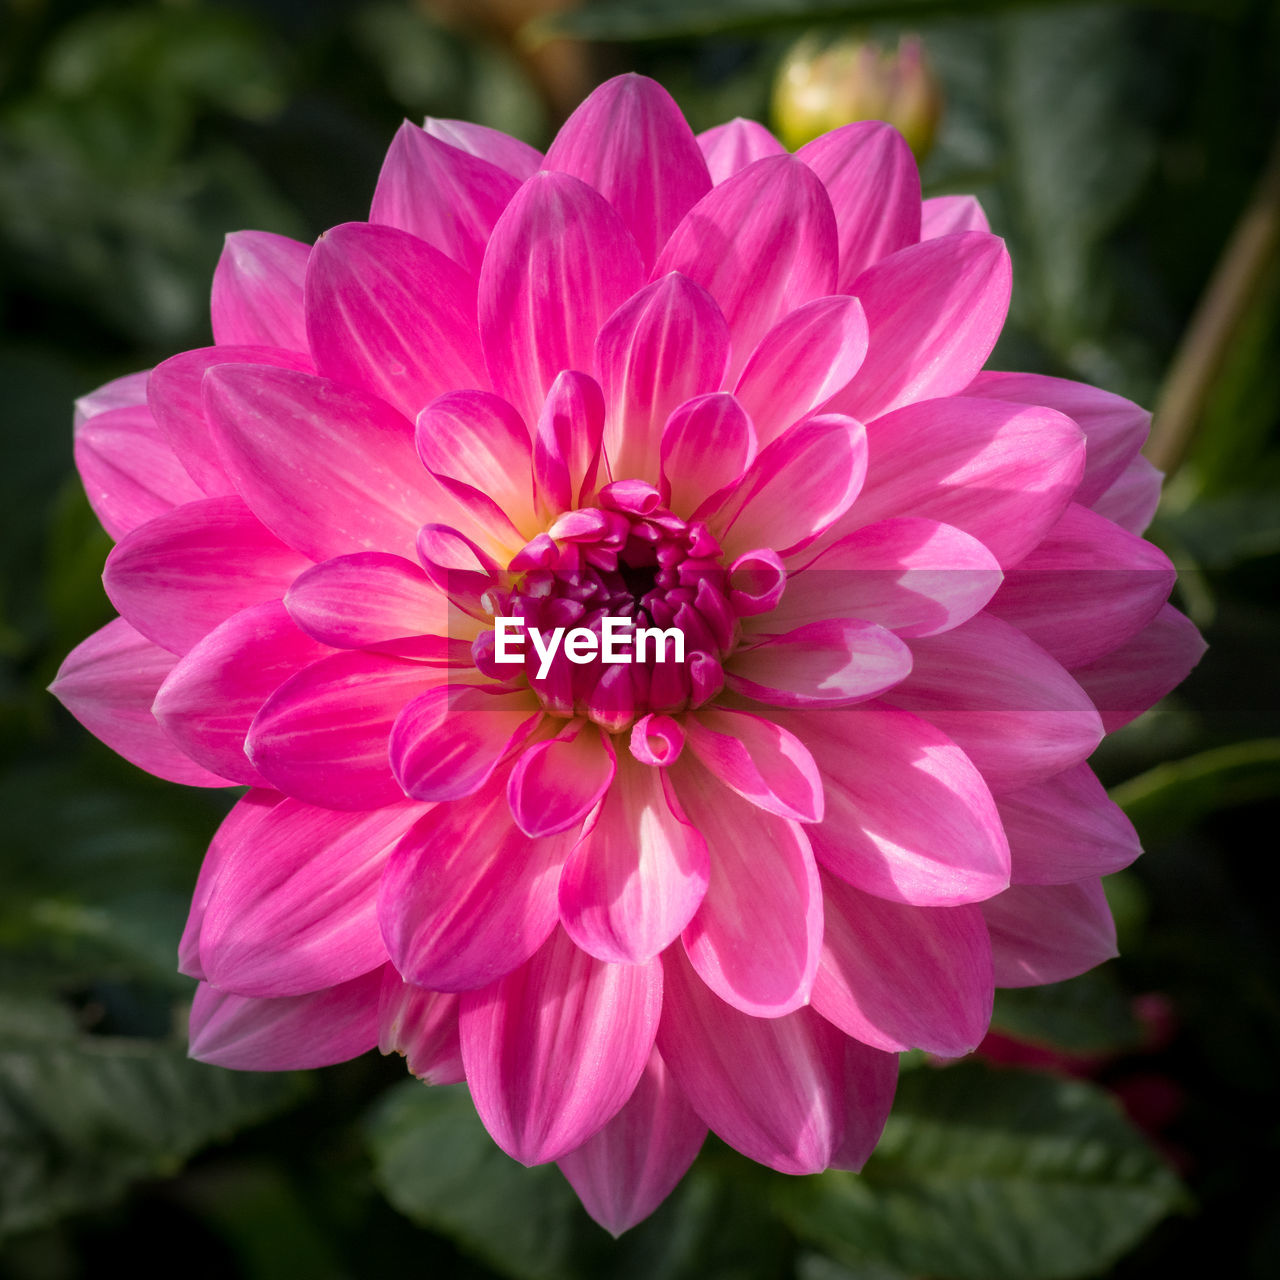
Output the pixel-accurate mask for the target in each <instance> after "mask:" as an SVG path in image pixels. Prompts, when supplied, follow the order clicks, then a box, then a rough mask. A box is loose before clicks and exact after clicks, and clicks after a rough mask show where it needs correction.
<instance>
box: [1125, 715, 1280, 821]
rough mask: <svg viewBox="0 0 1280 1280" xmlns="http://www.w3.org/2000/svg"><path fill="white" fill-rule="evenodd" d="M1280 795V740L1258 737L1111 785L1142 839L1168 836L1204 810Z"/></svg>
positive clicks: (1202, 814) (1205, 814) (1213, 811)
mask: <svg viewBox="0 0 1280 1280" xmlns="http://www.w3.org/2000/svg"><path fill="white" fill-rule="evenodd" d="M1276 796H1280V738H1258V739H1254V740H1253V741H1251V742H1237V743H1233V744H1232V745H1231V746H1228V747H1216V748H1214V749H1213V750H1211V751H1202V752H1200V753H1198V754H1197V755H1194V756H1188V757H1187V758H1186V759H1185V760H1171V761H1169V762H1168V763H1167V764H1160V765H1156V767H1155V768H1154V769H1149V770H1147V772H1146V773H1143V774H1139V776H1138V777H1136V778H1131V779H1130V780H1129V781H1128V782H1123V783H1121V784H1120V785H1119V786H1118V787H1113V788H1112V789H1111V798H1112V799H1113V800H1114V801H1115V802H1116V803H1117V804H1118V805H1119V806H1120V807H1121V808H1122V809H1123V810H1124V811H1125V813H1127V814H1128V815H1129V818H1130V820H1131V821H1132V822H1133V825H1134V826H1135V827H1137V828H1138V834H1139V835H1140V836H1141V837H1142V839H1143V842H1144V843H1152V844H1154V843H1157V842H1159V841H1162V840H1167V839H1169V838H1171V837H1173V836H1176V835H1178V834H1179V833H1180V832H1182V831H1185V830H1186V829H1187V828H1188V827H1189V826H1192V825H1193V824H1194V823H1196V822H1199V821H1200V820H1201V819H1202V818H1204V817H1206V816H1207V815H1208V814H1211V813H1215V812H1217V811H1218V810H1219V809H1227V808H1231V807H1232V806H1234V805H1240V804H1250V803H1253V802H1255V801H1258V800H1268V799H1274V798H1275V797H1276Z"/></svg>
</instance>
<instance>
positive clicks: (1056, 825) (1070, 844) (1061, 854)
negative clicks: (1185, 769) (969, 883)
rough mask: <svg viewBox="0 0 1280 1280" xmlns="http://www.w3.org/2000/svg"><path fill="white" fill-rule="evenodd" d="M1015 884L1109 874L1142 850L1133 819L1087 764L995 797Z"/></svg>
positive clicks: (1120, 867) (1045, 882) (1050, 882)
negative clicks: (1126, 813)
mask: <svg viewBox="0 0 1280 1280" xmlns="http://www.w3.org/2000/svg"><path fill="white" fill-rule="evenodd" d="M996 807H997V808H998V809H999V810H1000V821H1001V823H1002V824H1003V826H1004V830H1005V834H1006V835H1007V836H1008V837H1009V854H1010V861H1011V865H1012V868H1013V873H1012V879H1013V882H1014V884H1065V883H1067V882H1069V881H1072V880H1086V879H1089V878H1091V877H1094V876H1105V875H1110V874H1111V873H1112V872H1113V871H1119V870H1121V869H1122V868H1123V867H1127V866H1128V865H1129V864H1130V863H1131V862H1132V861H1133V860H1134V859H1135V858H1136V857H1137V856H1138V854H1140V853H1141V852H1142V846H1141V844H1139V842H1138V833H1137V832H1136V831H1135V830H1134V829H1133V823H1132V822H1130V821H1129V819H1128V818H1127V817H1125V814H1124V810H1123V809H1121V808H1120V806H1119V805H1118V804H1116V802H1115V801H1114V800H1112V799H1111V797H1110V796H1108V795H1107V793H1106V790H1105V789H1104V788H1103V785H1102V783H1100V782H1099V781H1098V779H1097V778H1096V777H1094V774H1093V770H1092V769H1090V768H1089V766H1088V765H1087V764H1078V765H1076V766H1074V768H1071V769H1064V770H1063V771H1062V772H1061V773H1057V774H1054V776H1053V777H1052V778H1047V779H1046V780H1045V781H1044V782H1037V783H1036V784H1035V785H1034V786H1030V787H1022V788H1021V789H1020V790H1017V791H1006V792H1005V793H1004V794H1003V795H1002V796H1000V797H999V798H998V799H997V800H996Z"/></svg>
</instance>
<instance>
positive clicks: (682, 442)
mask: <svg viewBox="0 0 1280 1280" xmlns="http://www.w3.org/2000/svg"><path fill="white" fill-rule="evenodd" d="M755 456H756V434H755V430H754V428H753V427H752V425H751V419H750V418H749V417H747V415H746V413H745V411H744V410H743V408H742V406H741V405H740V404H739V403H738V401H737V400H736V399H734V397H733V396H731V395H728V394H726V393H725V392H723V391H717V392H715V393H714V394H712V395H706V396H695V397H694V398H693V399H692V400H686V401H685V402H684V404H682V405H680V407H679V408H678V409H676V410H675V412H674V413H672V415H671V416H670V417H669V418H668V419H667V425H666V426H665V427H664V428H663V431H662V451H661V457H662V493H663V494H664V496H665V497H666V500H667V504H668V506H670V507H671V508H672V510H674V511H677V512H682V511H683V512H689V513H691V514H692V513H694V512H696V511H698V510H700V509H701V508H702V507H704V506H705V507H707V508H708V509H715V508H716V507H718V506H719V505H720V501H723V499H724V498H725V497H727V496H728V495H727V493H725V492H724V491H725V490H727V489H728V488H729V486H730V485H733V484H736V482H737V481H738V480H740V479H741V478H742V476H743V474H744V473H745V471H746V470H747V468H748V467H749V466H750V465H751V464H752V462H754V461H755ZM717 495H720V499H719V500H717Z"/></svg>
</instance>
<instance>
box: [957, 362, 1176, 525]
mask: <svg viewBox="0 0 1280 1280" xmlns="http://www.w3.org/2000/svg"><path fill="white" fill-rule="evenodd" d="M964 394H965V395H966V396H984V397H986V398H988V399H991V400H1011V401H1015V402H1016V403H1018V404H1029V405H1045V406H1047V407H1048V408H1050V409H1057V410H1058V412H1059V413H1064V414H1066V416H1067V417H1068V418H1070V419H1071V420H1072V421H1073V422H1074V423H1075V424H1076V425H1077V426H1078V427H1079V428H1080V430H1081V431H1083V432H1084V438H1085V464H1084V474H1083V475H1082V476H1081V478H1080V486H1079V488H1078V489H1077V490H1076V492H1075V500H1076V501H1077V502H1080V503H1083V504H1084V505H1085V506H1086V507H1088V506H1092V505H1093V503H1094V501H1095V500H1096V499H1098V498H1100V497H1101V496H1102V494H1103V493H1104V492H1105V491H1106V490H1107V489H1108V488H1109V487H1110V486H1111V485H1112V484H1114V483H1115V481H1116V480H1117V479H1119V477H1120V475H1121V473H1122V472H1123V471H1124V469H1125V468H1126V467H1127V466H1128V465H1129V463H1130V462H1132V461H1133V459H1134V458H1136V457H1137V456H1138V450H1139V449H1141V448H1142V446H1143V444H1144V443H1145V442H1146V439H1147V432H1148V431H1149V430H1150V427H1151V415H1150V414H1149V413H1148V412H1147V411H1146V410H1145V409H1143V408H1140V407H1139V406H1138V405H1136V404H1134V403H1133V401H1132V400H1126V399H1125V398H1124V397H1123V396H1118V395H1114V394H1113V393H1112V392H1110V391H1103V390H1102V389H1101V388H1100V387H1091V386H1089V385H1088V383H1085V382H1072V381H1070V380H1069V379H1067V378H1050V377H1046V376H1045V375H1044V374H1041V373H996V372H993V371H985V372H983V373H980V374H978V376H977V377H976V378H974V380H973V381H972V382H971V383H970V384H969V385H968V386H967V387H966V388H965V390H964Z"/></svg>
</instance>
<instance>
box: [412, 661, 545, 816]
mask: <svg viewBox="0 0 1280 1280" xmlns="http://www.w3.org/2000/svg"><path fill="white" fill-rule="evenodd" d="M542 719H543V714H542V707H541V705H540V704H539V702H538V698H537V695H536V694H534V693H533V692H532V691H531V690H529V689H519V690H516V691H515V692H512V691H510V690H507V689H503V688H500V687H498V686H496V685H493V686H490V685H478V686H472V685H457V684H449V685H445V684H440V685H436V686H435V687H434V688H431V689H428V690H426V692H425V693H422V694H420V695H419V696H418V697H417V698H414V700H413V701H412V702H410V703H409V704H408V705H407V706H405V708H404V709H403V710H402V711H401V712H400V714H399V716H398V718H397V719H396V722H395V728H394V729H393V730H392V732H391V748H390V750H391V768H392V771H393V772H394V773H395V776H396V779H397V780H398V781H399V783H400V785H401V786H402V787H403V788H404V790H405V792H406V793H407V794H409V795H411V796H413V797H415V798H416V799H418V800H457V799H459V798H460V797H462V796H469V795H470V794H471V793H472V792H473V791H476V790H478V789H479V788H480V787H481V786H482V785H483V784H484V783H485V781H486V780H487V779H488V778H489V776H490V775H491V774H492V773H493V771H494V769H496V768H497V767H498V763H499V761H501V760H502V759H503V758H504V757H505V756H506V755H507V753H508V752H510V751H512V750H514V749H515V748H517V747H518V746H519V745H520V744H521V743H522V742H524V741H525V739H527V738H528V737H529V735H530V734H531V733H532V732H533V731H534V730H535V729H536V728H537V727H538V725H539V724H540V723H541V721H542Z"/></svg>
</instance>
